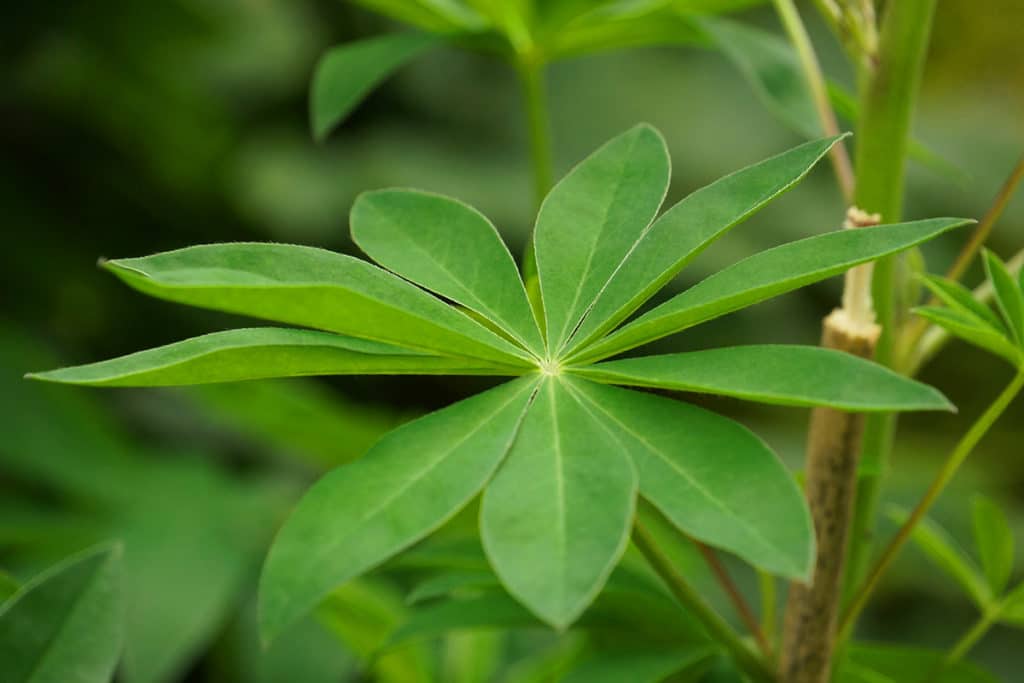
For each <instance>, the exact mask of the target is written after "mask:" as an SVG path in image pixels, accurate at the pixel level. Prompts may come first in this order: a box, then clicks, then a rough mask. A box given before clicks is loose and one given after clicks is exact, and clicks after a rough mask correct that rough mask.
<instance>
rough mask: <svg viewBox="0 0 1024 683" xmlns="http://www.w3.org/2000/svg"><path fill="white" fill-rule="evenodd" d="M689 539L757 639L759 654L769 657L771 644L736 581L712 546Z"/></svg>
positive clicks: (770, 655)
mask: <svg viewBox="0 0 1024 683" xmlns="http://www.w3.org/2000/svg"><path fill="white" fill-rule="evenodd" d="M691 540H692V541H693V544H694V545H695V546H696V547H697V550H698V551H700V554H701V555H702V556H703V557H704V561H705V562H706V563H707V565H708V567H709V568H710V569H711V572H712V573H713V574H714V575H715V579H716V580H717V581H718V583H719V585H721V586H722V590H724V591H725V594H726V595H727V596H729V601H730V602H731V603H732V605H733V607H734V608H735V609H736V613H737V614H738V615H739V617H740V619H741V620H742V621H743V623H744V625H746V627H747V628H748V629H749V630H750V633H751V635H753V636H754V640H756V641H757V646H758V647H759V648H760V649H761V654H763V655H764V656H765V658H766V659H771V657H772V648H771V645H769V644H768V639H767V638H765V635H764V633H763V632H762V631H761V626H760V624H758V623H757V617H755V616H754V611H753V610H752V609H750V605H749V604H747V601H746V599H744V597H743V594H742V593H740V591H739V588H737V587H736V583H735V582H734V581H733V580H732V577H731V576H729V572H728V570H726V568H725V565H723V564H722V561H721V560H720V559H719V558H718V553H716V552H715V550H714V549H713V548H709V547H708V546H706V545H704V544H703V543H701V542H700V541H698V540H697V539H695V538H694V539H691Z"/></svg>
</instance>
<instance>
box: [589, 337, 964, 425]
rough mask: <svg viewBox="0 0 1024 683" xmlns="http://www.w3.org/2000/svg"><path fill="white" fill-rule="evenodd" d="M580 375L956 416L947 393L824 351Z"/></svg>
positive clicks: (716, 357) (711, 355)
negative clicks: (936, 411) (948, 411)
mask: <svg viewBox="0 0 1024 683" xmlns="http://www.w3.org/2000/svg"><path fill="white" fill-rule="evenodd" d="M572 372H574V373H575V374H578V375H580V376H582V377H586V378H587V379H591V380H595V381H598V382H603V383H605V384H625V385H628V386H637V387H653V388H660V389H675V390H677V391H694V392H699V393H711V394H723V395H725V396H735V397H737V398H742V399H745V400H748V401H757V402H759V403H774V404H778V405H790V406H829V407H832V408H839V409H841V410H849V411H893V410H952V409H953V404H951V403H950V402H949V401H948V400H947V399H946V397H945V396H943V395H942V394H941V393H940V392H939V391H937V390H935V389H933V388H932V387H930V386H928V385H927V384H921V383H920V382H915V381H914V380H911V379H908V378H906V377H903V376H902V375H899V374H897V373H895V372H893V371H891V370H889V369H887V368H884V367H882V366H881V365H878V364H877V363H872V362H870V361H866V360H864V359H862V358H858V357H856V356H853V355H850V354H848V353H842V352H840V351H834V350H832V349H824V348H820V347H817V346H737V347H731V348H721V349H710V350H708V351H694V352H690V353H674V354H670V355H665V356H646V357H641V358H627V359H625V360H615V361H608V362H604V363H598V364H596V365H591V366H585V367H581V368H574V369H572Z"/></svg>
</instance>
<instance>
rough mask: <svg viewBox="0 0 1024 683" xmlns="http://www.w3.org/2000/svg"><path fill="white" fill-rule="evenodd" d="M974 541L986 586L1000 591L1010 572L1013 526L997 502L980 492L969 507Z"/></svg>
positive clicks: (994, 591)
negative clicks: (972, 522)
mask: <svg viewBox="0 0 1024 683" xmlns="http://www.w3.org/2000/svg"><path fill="white" fill-rule="evenodd" d="M971 517H972V520H973V521H974V542H975V545H977V547H978V559H980V560H981V568H982V569H983V570H984V571H985V578H986V579H987V580H988V585H989V588H991V589H992V593H993V594H994V595H1000V594H1001V593H1002V592H1003V591H1004V590H1005V589H1006V585H1007V584H1008V583H1009V582H1010V575H1011V574H1012V573H1013V551H1014V548H1013V546H1014V540H1013V530H1012V529H1011V528H1010V523H1009V522H1008V521H1007V519H1006V515H1005V514H1003V511H1002V510H1000V509H999V506H998V505H996V504H995V503H993V502H992V501H991V500H989V499H988V498H984V497H982V496H979V497H977V498H975V499H974V504H973V507H972V516H971Z"/></svg>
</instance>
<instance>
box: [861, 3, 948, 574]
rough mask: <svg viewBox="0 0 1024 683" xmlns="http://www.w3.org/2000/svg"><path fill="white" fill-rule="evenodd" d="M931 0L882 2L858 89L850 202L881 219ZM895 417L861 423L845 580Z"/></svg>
mask: <svg viewBox="0 0 1024 683" xmlns="http://www.w3.org/2000/svg"><path fill="white" fill-rule="evenodd" d="M935 2H936V0H899V2H890V3H887V4H886V10H885V16H884V17H883V20H882V33H881V39H880V43H879V52H878V66H877V68H876V69H875V70H874V71H873V72H872V73H871V76H870V77H869V78H868V79H867V80H866V81H865V83H864V84H863V87H862V92H861V96H860V99H861V114H860V121H859V125H858V131H857V136H856V141H857V142H856V152H855V157H856V169H857V184H856V192H855V204H856V205H857V206H859V207H860V208H861V209H863V210H865V211H869V212H872V213H879V214H881V216H882V219H883V221H885V222H895V221H898V220H899V219H900V216H901V214H902V208H903V187H904V171H905V166H906V157H907V148H908V147H909V137H910V123H911V119H912V117H913V111H914V104H915V102H916V100H917V94H918V90H919V89H920V83H921V74H922V71H923V69H924V63H925V56H926V53H927V48H928V40H929V36H930V34H931V24H932V17H933V15H934V12H935ZM897 264H898V261H897V257H889V258H885V259H881V260H879V261H878V262H877V263H876V264H875V276H874V287H873V290H874V297H873V298H874V305H875V309H876V312H877V315H878V323H879V324H880V325H881V326H882V336H881V338H880V339H879V343H878V347H877V349H876V352H875V359H876V360H877V361H878V362H880V363H882V364H883V365H887V366H890V367H892V366H893V364H894V360H895V359H894V354H893V348H894V339H895V333H896V324H897V322H898V320H899V319H900V316H899V315H897V306H898V303H899V299H898V298H897V296H896V292H897V290H899V291H901V292H902V291H903V289H904V287H903V284H904V283H903V282H902V281H901V278H900V277H898V268H897ZM895 429H896V419H895V416H894V415H893V414H892V413H884V414H880V415H872V416H870V417H868V419H867V420H866V423H865V431H864V446H863V450H862V455H861V459H862V462H865V463H869V464H870V465H872V468H871V469H872V472H871V473H869V474H865V475H864V476H863V477H862V478H861V481H860V482H859V486H858V494H857V503H856V506H855V508H854V517H853V527H852V529H851V532H850V553H849V564H848V569H847V574H846V575H847V579H846V583H847V586H848V587H851V586H854V585H856V584H857V582H858V581H859V579H860V576H861V575H862V574H863V571H864V568H865V567H866V565H867V561H868V558H870V556H871V547H872V539H871V535H872V533H873V530H874V526H875V517H876V508H877V507H878V499H879V495H880V492H881V486H882V480H883V477H884V475H885V471H886V469H887V468H888V465H889V460H890V455H891V452H892V442H893V436H894V434H895Z"/></svg>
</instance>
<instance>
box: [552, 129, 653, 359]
mask: <svg viewBox="0 0 1024 683" xmlns="http://www.w3.org/2000/svg"><path fill="white" fill-rule="evenodd" d="M668 181H669V159H668V150H667V149H666V147H665V141H664V140H663V139H662V137H661V134H659V133H658V132H657V131H655V130H654V129H653V128H651V127H650V126H646V125H641V126H637V127H636V128H633V129H632V130H630V131H627V132H626V133H624V134H622V135H619V136H618V137H616V138H613V139H612V140H611V141H610V142H608V143H606V144H605V145H604V146H603V147H601V148H600V149H599V150H597V151H596V152H594V153H593V154H591V155H590V156H589V157H587V158H586V159H584V160H583V161H582V162H581V163H580V164H579V165H578V166H577V167H576V168H574V169H573V170H572V171H571V172H570V173H569V174H568V175H567V176H566V177H565V178H563V179H562V180H561V181H560V182H559V183H558V184H557V185H556V186H555V188H554V189H553V190H551V192H550V193H549V194H548V196H547V198H545V200H544V203H543V204H542V205H541V207H540V212H539V213H538V215H537V227H536V230H535V232H534V243H535V247H536V255H537V274H538V277H539V279H540V291H541V296H542V298H543V301H544V314H545V317H546V320H547V324H546V326H545V327H546V329H547V338H548V348H549V350H550V351H551V353H552V354H553V355H554V356H556V357H557V356H558V355H559V352H560V351H561V349H562V347H563V346H564V344H565V343H566V341H568V339H569V337H570V336H571V335H572V333H573V331H574V330H575V328H576V326H577V325H578V324H579V322H580V321H581V320H582V319H583V316H584V315H585V314H586V312H587V309H588V308H589V307H590V305H591V303H592V302H593V301H594V297H596V296H597V294H598V292H600V291H601V289H602V288H603V287H604V286H605V283H606V282H608V279H609V278H610V277H611V276H612V274H613V273H614V272H615V269H616V268H617V267H618V265H619V264H620V263H621V262H622V259H623V258H625V256H626V254H627V253H629V250H630V249H631V248H632V246H633V245H634V244H635V243H636V241H637V240H638V239H639V238H640V236H641V234H642V233H643V231H644V230H645V229H646V228H647V226H648V225H650V223H651V221H652V220H653V219H654V216H655V215H656V214H657V213H658V207H659V206H661V202H662V200H664V199H665V193H666V192H667V191H668Z"/></svg>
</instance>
